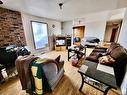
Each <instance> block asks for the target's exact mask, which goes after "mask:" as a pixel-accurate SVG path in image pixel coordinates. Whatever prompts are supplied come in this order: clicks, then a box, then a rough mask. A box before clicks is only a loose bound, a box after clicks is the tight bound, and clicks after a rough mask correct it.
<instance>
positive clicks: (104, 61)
mask: <svg viewBox="0 0 127 95" xmlns="http://www.w3.org/2000/svg"><path fill="white" fill-rule="evenodd" d="M114 62H115V60H114V59H113V58H112V57H111V56H110V55H107V56H102V57H100V58H99V63H101V64H105V65H113V64H114Z"/></svg>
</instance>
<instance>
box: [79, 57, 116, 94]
mask: <svg viewBox="0 0 127 95" xmlns="http://www.w3.org/2000/svg"><path fill="white" fill-rule="evenodd" d="M78 72H79V73H80V75H81V77H82V83H81V86H80V88H79V91H81V90H82V87H83V85H84V83H86V84H88V85H90V86H92V87H94V88H96V89H98V90H100V91H102V92H103V93H104V95H106V94H107V93H108V91H109V90H110V89H111V88H114V89H117V85H116V79H115V76H114V75H112V74H109V73H106V72H103V71H100V70H97V63H95V62H92V61H87V60H86V62H85V63H84V64H83V65H82V66H81V67H80V68H79V70H78ZM89 80H90V81H89ZM91 81H92V82H91ZM93 83H94V84H97V85H98V84H100V85H103V88H102V87H99V86H100V85H98V86H97V85H94V84H93Z"/></svg>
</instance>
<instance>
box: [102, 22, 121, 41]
mask: <svg viewBox="0 0 127 95" xmlns="http://www.w3.org/2000/svg"><path fill="white" fill-rule="evenodd" d="M121 25H122V20H114V21H108V22H107V23H106V30H105V35H104V42H117V41H118V38H119V33H120V29H121Z"/></svg>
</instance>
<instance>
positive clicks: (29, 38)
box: [22, 13, 61, 54]
mask: <svg viewBox="0 0 127 95" xmlns="http://www.w3.org/2000/svg"><path fill="white" fill-rule="evenodd" d="M22 21H23V27H24V32H25V37H26V43H27V46H28V48H29V49H30V51H31V52H32V53H33V54H34V53H41V52H44V51H47V50H49V48H46V49H40V50H35V48H34V42H33V35H32V28H31V23H30V21H39V22H45V23H47V24H48V34H49V37H50V36H51V35H53V34H54V35H61V22H59V21H56V20H52V19H47V18H42V17H36V16H32V15H29V14H25V13H22ZM53 24H54V25H55V28H53V27H52V25H53Z"/></svg>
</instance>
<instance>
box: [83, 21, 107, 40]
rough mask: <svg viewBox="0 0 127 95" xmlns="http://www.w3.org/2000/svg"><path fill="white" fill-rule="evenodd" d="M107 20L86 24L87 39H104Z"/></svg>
mask: <svg viewBox="0 0 127 95" xmlns="http://www.w3.org/2000/svg"><path fill="white" fill-rule="evenodd" d="M105 26H106V20H103V21H94V22H89V23H86V24H85V37H88V36H90V37H97V38H99V39H100V40H103V39H104V34H105Z"/></svg>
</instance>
